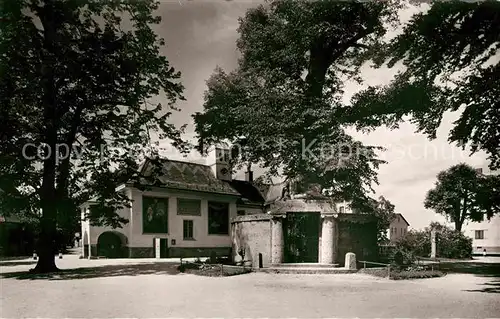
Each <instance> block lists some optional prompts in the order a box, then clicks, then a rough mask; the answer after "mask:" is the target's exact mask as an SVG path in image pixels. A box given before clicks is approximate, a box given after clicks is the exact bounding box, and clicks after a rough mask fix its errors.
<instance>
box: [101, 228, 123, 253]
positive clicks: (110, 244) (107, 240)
mask: <svg viewBox="0 0 500 319" xmlns="http://www.w3.org/2000/svg"><path fill="white" fill-rule="evenodd" d="M97 255H98V256H102V257H107V258H121V257H123V244H122V240H121V238H120V236H118V235H117V234H116V233H113V232H105V233H102V234H101V236H99V239H98V240H97Z"/></svg>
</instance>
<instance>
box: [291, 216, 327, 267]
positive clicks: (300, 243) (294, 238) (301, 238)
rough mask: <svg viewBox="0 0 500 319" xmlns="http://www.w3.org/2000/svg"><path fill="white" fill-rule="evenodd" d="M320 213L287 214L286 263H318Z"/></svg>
mask: <svg viewBox="0 0 500 319" xmlns="http://www.w3.org/2000/svg"><path fill="white" fill-rule="evenodd" d="M320 223H321V216H320V213H287V214H286V218H285V221H284V225H283V228H284V237H285V238H284V239H285V256H284V257H285V262H286V263H317V262H318V252H319V248H318V246H319V230H320V228H319V227H320Z"/></svg>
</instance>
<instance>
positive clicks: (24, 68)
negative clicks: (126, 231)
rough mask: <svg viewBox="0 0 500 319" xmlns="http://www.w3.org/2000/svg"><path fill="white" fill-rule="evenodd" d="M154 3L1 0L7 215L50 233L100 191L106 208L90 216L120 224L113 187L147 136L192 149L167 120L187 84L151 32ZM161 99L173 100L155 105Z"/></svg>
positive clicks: (119, 198)
mask: <svg viewBox="0 0 500 319" xmlns="http://www.w3.org/2000/svg"><path fill="white" fill-rule="evenodd" d="M157 6H158V3H156V2H155V1H151V0H144V1H101V0H89V1H80V0H45V1H31V0H7V1H4V2H3V3H2V10H1V22H0V23H1V28H0V50H1V52H0V189H2V190H3V191H4V192H2V193H1V194H0V196H1V198H0V203H1V204H0V205H2V208H1V210H2V211H4V212H5V211H6V210H11V211H12V210H13V211H17V212H19V211H23V212H25V214H27V215H29V216H32V217H34V218H37V219H38V218H41V220H42V226H43V227H45V228H44V229H45V231H50V229H52V228H53V227H52V226H54V224H57V225H62V224H64V220H67V219H73V218H75V213H76V211H77V206H78V205H79V204H81V203H82V202H83V201H85V200H88V199H89V198H92V197H95V200H96V204H97V206H98V207H99V208H100V209H96V210H93V211H94V212H97V213H93V214H92V215H91V216H88V217H89V218H90V219H91V221H92V222H94V223H97V224H105V225H111V226H113V227H118V226H120V224H121V223H123V222H126V220H124V219H123V218H121V217H119V216H118V215H117V214H116V209H118V208H120V207H123V206H124V205H128V199H127V197H126V196H125V195H124V194H122V193H119V192H118V193H117V192H115V187H116V186H117V183H120V182H124V181H126V180H128V179H129V178H131V177H132V175H133V173H134V172H136V170H137V159H138V158H140V156H141V155H143V150H144V149H145V148H148V147H149V146H150V143H149V138H148V133H149V132H158V133H159V134H160V137H162V138H169V139H170V140H171V141H173V143H174V145H176V146H179V147H181V148H182V147H184V146H185V145H184V144H183V142H182V140H181V139H180V134H181V130H180V129H179V128H176V127H175V126H174V125H172V124H171V123H169V122H168V117H169V115H170V113H171V111H172V110H174V103H175V101H176V100H179V99H182V98H183V97H182V91H183V87H182V85H181V84H180V83H179V78H180V74H179V72H176V71H175V70H174V68H173V67H172V66H171V65H170V64H169V62H168V60H167V58H166V57H165V56H162V55H161V54H160V48H161V46H162V45H164V42H163V40H162V39H160V38H158V36H157V35H156V34H155V33H154V32H153V30H152V29H151V25H152V24H157V23H159V22H160V18H159V17H156V16H154V14H153V12H154V11H155V9H156V8H157ZM156 95H163V96H164V97H165V99H166V100H167V101H168V105H163V106H162V105H151V104H150V103H149V102H148V100H149V98H151V97H153V96H156ZM28 143H31V145H29V144H28ZM37 152H38V154H37ZM40 208H42V212H41V213H40ZM78 218H79V217H78ZM50 225H52V226H50ZM43 227H42V228H43Z"/></svg>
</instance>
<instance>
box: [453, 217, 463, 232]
mask: <svg viewBox="0 0 500 319" xmlns="http://www.w3.org/2000/svg"><path fill="white" fill-rule="evenodd" d="M462 225H463V222H462V221H460V220H456V221H455V230H456V231H462Z"/></svg>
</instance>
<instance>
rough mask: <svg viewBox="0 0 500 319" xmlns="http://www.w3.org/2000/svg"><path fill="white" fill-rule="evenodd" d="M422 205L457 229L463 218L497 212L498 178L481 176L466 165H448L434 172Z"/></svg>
mask: <svg viewBox="0 0 500 319" xmlns="http://www.w3.org/2000/svg"><path fill="white" fill-rule="evenodd" d="M424 205H425V208H431V209H434V210H435V211H436V213H438V214H441V215H444V216H445V217H446V218H448V219H449V220H450V221H451V222H453V223H454V224H455V230H457V231H461V230H462V225H463V224H464V222H465V221H467V220H470V221H482V220H483V219H484V218H487V219H490V218H491V217H492V216H493V215H495V214H498V213H499V212H500V178H499V177H497V176H485V175H482V174H480V173H478V172H476V170H475V169H474V168H472V167H471V166H469V165H466V164H459V165H455V166H452V167H450V168H449V169H447V170H445V171H442V172H440V173H439V174H438V176H437V182H436V185H435V187H434V188H433V189H431V190H430V191H429V192H428V193H427V197H426V199H425V203H424Z"/></svg>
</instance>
